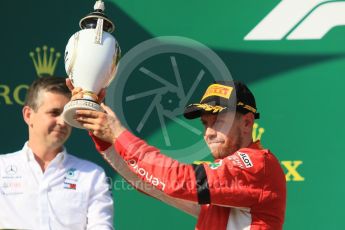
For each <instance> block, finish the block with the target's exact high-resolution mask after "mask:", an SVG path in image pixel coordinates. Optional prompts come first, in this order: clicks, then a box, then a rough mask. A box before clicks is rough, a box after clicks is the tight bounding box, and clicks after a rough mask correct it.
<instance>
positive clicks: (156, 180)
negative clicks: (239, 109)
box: [94, 131, 264, 207]
mask: <svg viewBox="0 0 345 230" xmlns="http://www.w3.org/2000/svg"><path fill="white" fill-rule="evenodd" d="M94 141H95V143H96V148H97V149H98V150H99V151H101V150H102V149H104V148H105V147H106V146H102V143H97V140H95V139H94ZM114 146H115V149H116V151H117V152H118V153H119V154H120V155H121V157H122V158H123V159H124V160H125V161H126V162H127V164H128V166H129V168H130V169H131V170H132V171H133V172H134V173H135V174H136V175H138V177H139V178H141V179H142V180H143V181H145V182H149V183H151V184H152V185H154V186H155V187H156V188H158V189H160V190H161V191H163V192H164V193H166V194H167V195H169V196H172V197H176V198H180V199H185V200H189V201H193V202H197V203H199V204H218V205H224V206H237V207H250V206H252V205H255V204H257V202H258V200H259V198H260V195H261V194H262V187H263V183H264V182H263V181H264V153H263V154H257V153H253V151H254V150H251V149H241V151H238V152H236V153H234V154H232V155H231V156H228V157H226V158H224V159H222V160H220V161H217V162H214V163H212V164H200V165H194V164H192V165H190V164H183V163H180V162H178V161H176V160H174V159H172V158H170V157H167V156H165V155H163V154H161V153H160V151H159V150H158V149H157V148H155V147H152V146H149V145H148V144H146V142H144V141H143V140H141V139H139V138H138V137H136V136H134V135H133V134H131V133H130V132H128V131H125V132H123V133H122V134H121V135H120V136H119V138H118V139H117V140H116V142H115V145H114Z"/></svg>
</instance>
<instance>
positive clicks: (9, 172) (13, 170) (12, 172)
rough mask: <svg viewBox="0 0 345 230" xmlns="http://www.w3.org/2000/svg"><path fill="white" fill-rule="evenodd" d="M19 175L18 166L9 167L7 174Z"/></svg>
mask: <svg viewBox="0 0 345 230" xmlns="http://www.w3.org/2000/svg"><path fill="white" fill-rule="evenodd" d="M16 173H17V166H15V165H9V166H7V167H6V174H7V175H9V176H13V175H15V174H16Z"/></svg>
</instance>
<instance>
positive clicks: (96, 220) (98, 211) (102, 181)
mask: <svg viewBox="0 0 345 230" xmlns="http://www.w3.org/2000/svg"><path fill="white" fill-rule="evenodd" d="M109 186H110V185H109V183H108V181H107V178H106V175H105V173H104V171H103V169H101V168H98V170H97V172H96V173H95V174H94V176H93V178H92V189H91V191H90V197H89V206H88V214H87V230H113V229H114V228H113V213H114V210H113V199H112V195H111V191H110V187H109Z"/></svg>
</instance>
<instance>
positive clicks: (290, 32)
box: [244, 0, 345, 40]
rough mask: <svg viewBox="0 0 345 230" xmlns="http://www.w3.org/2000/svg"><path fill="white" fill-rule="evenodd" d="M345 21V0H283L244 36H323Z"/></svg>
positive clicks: (279, 38)
mask: <svg viewBox="0 0 345 230" xmlns="http://www.w3.org/2000/svg"><path fill="white" fill-rule="evenodd" d="M344 25H345V1H336V0H333V1H329V0H307V1H301V0H282V1H281V2H280V3H279V4H278V5H277V6H276V7H275V8H274V9H273V10H272V11H271V12H270V13H269V14H268V15H267V16H266V17H265V18H264V19H263V20H262V21H261V22H260V23H259V24H258V25H256V26H255V27H254V29H252V30H251V31H250V32H249V33H248V34H247V35H246V36H245V37H244V40H282V39H288V40H306V39H321V38H323V37H324V36H325V35H326V34H327V33H328V32H329V31H330V30H331V29H333V28H334V27H337V26H344Z"/></svg>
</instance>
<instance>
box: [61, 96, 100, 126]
mask: <svg viewBox="0 0 345 230" xmlns="http://www.w3.org/2000/svg"><path fill="white" fill-rule="evenodd" d="M82 109H86V110H94V111H100V112H104V110H103V109H102V107H101V106H100V105H99V104H97V103H96V102H94V101H91V100H85V99H77V100H73V101H70V102H68V103H67V104H66V105H65V107H64V109H63V113H62V117H63V119H64V121H65V122H66V123H67V124H69V125H70V126H73V127H75V128H79V129H85V128H84V127H83V126H81V125H80V123H79V122H78V121H76V120H75V119H74V116H75V111H76V110H82Z"/></svg>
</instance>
